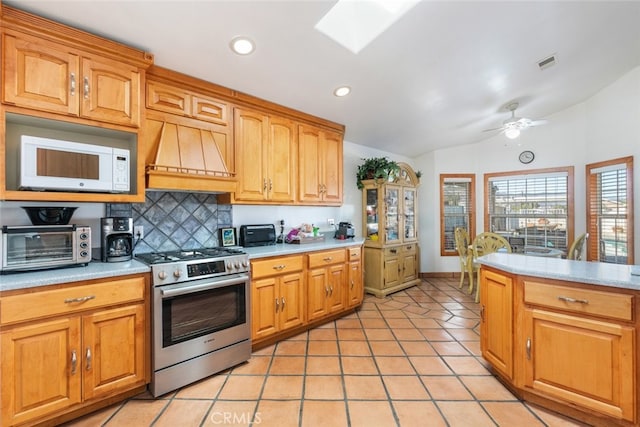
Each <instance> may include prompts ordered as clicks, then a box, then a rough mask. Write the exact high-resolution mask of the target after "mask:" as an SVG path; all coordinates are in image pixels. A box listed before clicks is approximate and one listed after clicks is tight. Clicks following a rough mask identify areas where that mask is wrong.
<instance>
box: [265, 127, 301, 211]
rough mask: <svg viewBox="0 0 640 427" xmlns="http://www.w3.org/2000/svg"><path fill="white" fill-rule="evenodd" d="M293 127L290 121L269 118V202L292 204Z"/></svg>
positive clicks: (294, 135)
mask: <svg viewBox="0 0 640 427" xmlns="http://www.w3.org/2000/svg"><path fill="white" fill-rule="evenodd" d="M296 141H297V139H296V134H295V126H294V124H293V122H292V121H291V120H287V119H283V118H279V117H273V116H271V117H270V118H269V148H268V153H266V155H267V177H268V188H267V190H268V195H269V200H272V201H277V202H293V201H294V199H295V182H296V175H295V173H296V168H295V166H296V162H297V154H298V150H297V144H296Z"/></svg>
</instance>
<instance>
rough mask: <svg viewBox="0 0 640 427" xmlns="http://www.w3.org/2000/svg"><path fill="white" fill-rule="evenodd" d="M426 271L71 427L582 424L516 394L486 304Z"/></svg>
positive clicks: (357, 426)
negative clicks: (487, 342)
mask: <svg viewBox="0 0 640 427" xmlns="http://www.w3.org/2000/svg"><path fill="white" fill-rule="evenodd" d="M457 284H458V283H457V280H447V279H429V280H425V281H423V283H422V284H420V285H419V286H415V287H413V288H410V289H407V290H405V291H401V292H397V293H395V294H392V295H390V296H389V297H387V298H375V297H373V296H370V295H367V296H366V297H365V302H364V304H363V306H362V309H361V310H360V311H358V312H357V313H355V314H352V315H350V316H347V317H344V318H342V319H339V320H336V321H334V322H330V323H328V324H325V325H323V326H321V327H319V328H316V329H313V330H310V331H308V332H306V333H303V334H300V335H298V336H296V337H293V338H291V339H288V340H285V341H281V342H279V343H278V344H276V345H273V346H270V347H268V348H265V349H262V350H259V351H257V352H254V353H253V355H252V357H251V359H250V360H249V362H247V363H244V364H241V365H239V366H237V367H235V368H233V369H230V370H227V371H224V372H222V373H220V374H218V375H214V376H212V377H210V378H207V379H205V380H202V381H199V382H197V383H195V384H192V385H190V386H187V387H184V388H182V389H180V390H177V391H175V392H172V393H168V394H166V395H164V396H161V397H160V398H157V399H153V398H152V396H151V395H150V394H148V393H144V394H142V395H139V396H136V397H134V398H132V399H129V400H127V401H124V402H122V403H119V404H117V405H114V406H111V407H109V408H106V409H103V410H101V411H97V412H95V413H93V414H90V415H88V416H85V417H83V418H80V419H77V420H75V421H74V422H72V423H69V424H68V425H70V426H108V427H115V426H127V427H132V426H133V427H137V426H171V427H176V426H180V427H191V426H261V427H263V426H264V427H267V426H277V427H288V426H295V427H312V426H329V427H332V426H352V427H359V426H363V427H364V426H366V427H372V426H374V427H375V426H381V427H386V426H401V427H410V426H428V427H432V426H433V427H435V426H474V427H475V426H524V425H526V426H527V427H535V426H581V425H583V424H580V423H578V422H575V421H573V420H569V419H567V418H564V417H562V416H561V415H559V414H556V413H553V412H550V411H546V410H543V409H541V408H539V407H535V406H532V405H529V404H526V403H523V402H521V401H519V400H518V399H517V398H515V397H514V396H513V395H512V394H511V393H510V392H509V391H507V390H506V389H505V388H504V387H503V386H502V385H501V384H500V383H499V382H498V381H497V380H496V379H495V378H494V377H493V376H492V375H491V373H490V372H489V371H488V370H487V364H486V362H485V361H484V360H483V359H482V358H481V356H480V342H479V335H478V332H479V315H478V305H477V304H475V303H474V302H473V299H472V298H471V297H470V296H468V295H467V294H465V293H464V292H461V291H460V290H458V287H457Z"/></svg>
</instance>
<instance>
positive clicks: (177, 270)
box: [151, 255, 250, 285]
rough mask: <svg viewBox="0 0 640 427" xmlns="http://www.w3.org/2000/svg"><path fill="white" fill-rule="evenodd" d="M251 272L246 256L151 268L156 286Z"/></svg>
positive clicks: (157, 265) (173, 263)
mask: <svg viewBox="0 0 640 427" xmlns="http://www.w3.org/2000/svg"><path fill="white" fill-rule="evenodd" d="M249 270H250V263H249V257H248V256H246V255H237V256H229V257H224V258H217V259H199V260H193V261H178V262H172V263H165V264H154V265H152V266H151V272H152V274H153V282H154V284H155V285H167V284H172V283H179V282H186V281H188V280H195V279H204V278H209V277H219V276H225V275H229V274H235V273H245V272H248V271H249Z"/></svg>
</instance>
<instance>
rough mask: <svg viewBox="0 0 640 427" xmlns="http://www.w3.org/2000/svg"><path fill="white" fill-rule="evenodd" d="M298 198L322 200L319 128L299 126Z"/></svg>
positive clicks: (306, 200) (307, 200) (302, 199)
mask: <svg viewBox="0 0 640 427" xmlns="http://www.w3.org/2000/svg"><path fill="white" fill-rule="evenodd" d="M298 144H299V156H298V157H299V161H298V167H299V175H298V176H299V178H298V186H299V190H298V191H299V200H300V201H301V202H319V201H321V200H322V187H321V185H322V184H323V182H322V166H321V164H322V159H321V158H320V154H321V150H320V144H321V142H320V130H319V129H316V128H312V127H309V126H299V131H298Z"/></svg>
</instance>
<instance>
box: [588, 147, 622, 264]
mask: <svg viewBox="0 0 640 427" xmlns="http://www.w3.org/2000/svg"><path fill="white" fill-rule="evenodd" d="M586 171H587V194H588V198H589V200H588V201H587V203H588V210H587V228H588V232H589V240H588V241H587V260H589V261H600V262H609V263H614V264H633V192H632V182H633V178H632V174H633V157H625V158H621V159H615V160H610V161H606V162H600V163H593V164H590V165H587V168H586Z"/></svg>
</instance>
